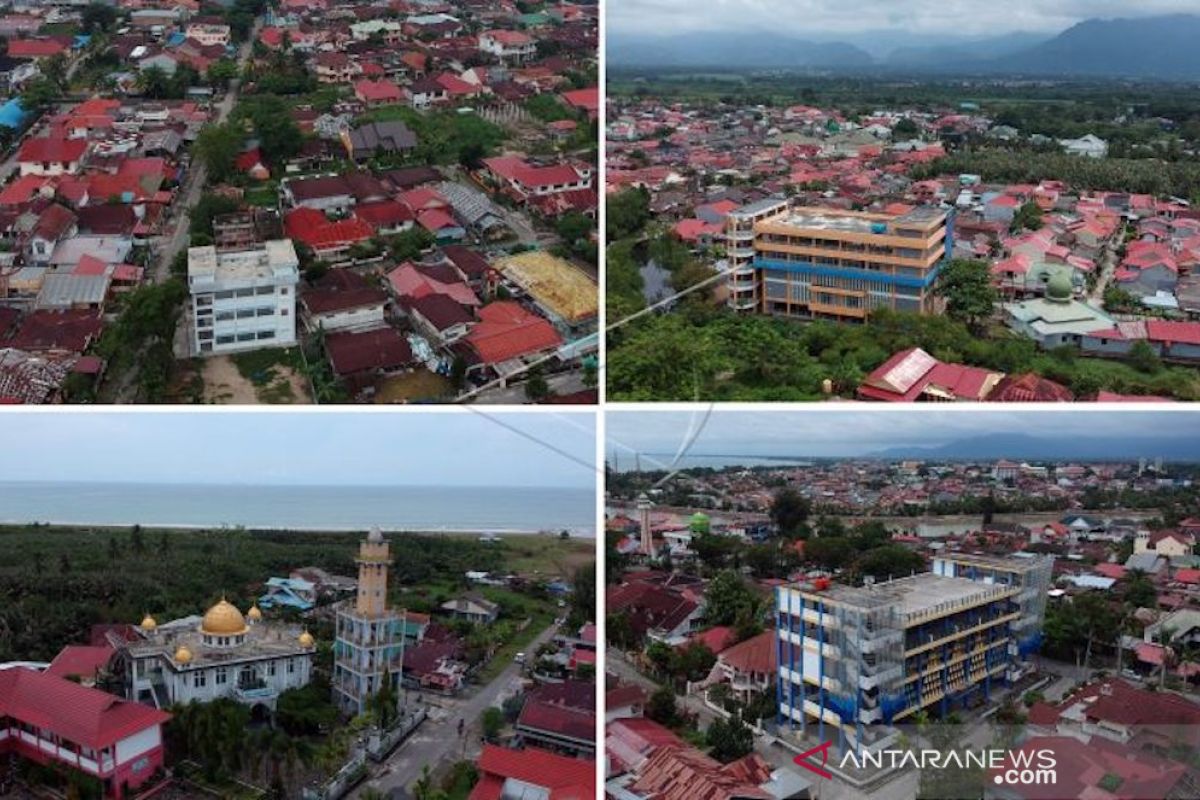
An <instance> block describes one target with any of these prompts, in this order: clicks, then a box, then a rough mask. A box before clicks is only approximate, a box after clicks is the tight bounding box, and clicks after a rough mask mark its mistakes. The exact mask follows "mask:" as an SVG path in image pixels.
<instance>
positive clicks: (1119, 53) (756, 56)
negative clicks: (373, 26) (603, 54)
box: [607, 14, 1200, 80]
mask: <svg viewBox="0 0 1200 800" xmlns="http://www.w3.org/2000/svg"><path fill="white" fill-rule="evenodd" d="M821 38H822V37H819V36H815V35H814V36H812V37H808V38H800V37H794V36H789V35H787V34H782V33H776V32H753V31H735V32H713V31H709V32H695V33H684V34H680V35H678V36H648V35H643V34H632V35H621V34H617V33H613V34H611V35H610V36H609V41H608V53H607V54H608V59H609V64H610V65H611V66H614V67H617V68H621V67H721V68H723V69H728V68H729V67H730V66H731V65H736V66H738V67H744V68H748V69H764V68H765V69H822V70H832V71H844V72H860V73H861V72H868V73H869V72H872V71H883V70H886V71H889V72H894V71H896V70H904V71H907V72H912V73H936V74H946V73H954V74H962V73H966V74H980V75H1030V76H1040V77H1073V76H1074V77H1114V78H1150V79H1158V80H1200V47H1197V46H1196V42H1197V41H1200V14H1170V15H1162V16H1153V17H1137V18H1122V19H1088V20H1084V21H1082V22H1079V23H1076V24H1075V25H1072V26H1071V27H1070V28H1067V29H1066V30H1064V31H1062V32H1060V33H1058V34H1057V35H1043V34H1036V33H1027V32H1015V33H1008V34H1004V35H1002V36H996V37H991V38H972V39H964V38H960V39H957V40H956V39H953V38H948V39H947V40H946V41H943V42H940V43H937V44H921V43H918V44H914V45H909V46H897V47H895V48H893V49H891V50H890V51H889V52H888V53H886V54H885V55H882V56H878V57H876V56H872V55H871V53H869V52H868V51H867V49H865V47H864V46H860V44H851V43H849V42H847V41H817V39H821Z"/></svg>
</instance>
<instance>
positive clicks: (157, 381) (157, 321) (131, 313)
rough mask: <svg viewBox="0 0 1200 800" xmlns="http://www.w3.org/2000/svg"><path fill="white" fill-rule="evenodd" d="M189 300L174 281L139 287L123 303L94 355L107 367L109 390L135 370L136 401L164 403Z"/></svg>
mask: <svg viewBox="0 0 1200 800" xmlns="http://www.w3.org/2000/svg"><path fill="white" fill-rule="evenodd" d="M185 297H187V287H186V286H185V285H184V283H183V281H182V280H180V279H179V278H177V277H172V278H169V279H168V280H167V281H166V282H164V283H159V284H146V285H144V286H140V287H138V288H137V289H135V290H134V291H132V292H130V293H129V294H128V295H126V296H125V297H124V298H123V303H122V305H121V307H120V312H121V313H120V316H119V317H117V321H116V322H113V323H110V324H109V325H108V326H107V327H105V329H104V333H103V334H101V336H100V339H99V341H98V342H97V343H96V345H95V352H96V354H97V355H99V356H100V357H101V358H103V359H105V361H107V362H108V385H109V386H114V385H116V386H119V385H120V384H121V382H122V380H123V379H124V378H126V377H127V375H128V374H129V373H130V371H131V370H132V369H134V368H135V367H136V373H137V374H136V380H137V386H136V394H137V397H138V398H139V399H140V400H141V401H143V402H148V403H156V402H160V401H161V400H162V399H163V398H164V396H165V394H166V390H167V386H168V384H169V382H170V376H171V370H172V368H173V367H174V365H175V354H174V350H173V347H174V342H175V326H176V324H177V323H178V320H179V314H180V310H181V308H182V304H183V300H184V298H185ZM75 399H78V400H88V399H91V398H90V397H87V396H82V397H79V398H75Z"/></svg>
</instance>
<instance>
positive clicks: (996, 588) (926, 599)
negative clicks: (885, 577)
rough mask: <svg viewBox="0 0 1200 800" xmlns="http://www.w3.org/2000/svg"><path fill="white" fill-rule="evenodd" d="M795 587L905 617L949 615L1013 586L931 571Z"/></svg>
mask: <svg viewBox="0 0 1200 800" xmlns="http://www.w3.org/2000/svg"><path fill="white" fill-rule="evenodd" d="M799 588H800V590H801V591H803V592H805V593H806V594H810V595H815V596H818V597H821V598H822V599H825V600H828V601H830V602H834V603H841V604H844V605H847V606H852V607H855V608H858V609H861V610H862V611H864V612H865V611H870V610H873V609H878V608H883V607H889V606H890V607H893V608H895V609H896V611H897V612H898V613H899V614H900V615H901V616H902V617H905V618H912V617H918V616H923V615H926V614H935V615H940V614H952V613H954V612H955V611H957V610H958V609H960V608H964V607H966V606H972V605H977V604H979V603H982V602H985V601H987V600H991V599H997V598H1000V597H1003V596H1005V595H1008V594H1012V592H1013V589H1011V588H1010V587H1007V586H1000V585H995V584H987V583H980V582H979V581H973V580H970V579H968V578H947V577H944V576H941V575H934V574H933V573H932V572H923V573H921V574H919V575H912V576H909V577H907V578H897V579H895V580H891V581H884V582H882V583H876V584H873V585H871V586H841V585H837V584H835V585H833V586H830V587H829V588H828V589H825V590H822V591H819V592H818V591H813V590H812V589H809V588H806V587H799Z"/></svg>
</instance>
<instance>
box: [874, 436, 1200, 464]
mask: <svg viewBox="0 0 1200 800" xmlns="http://www.w3.org/2000/svg"><path fill="white" fill-rule="evenodd" d="M1197 453H1200V436H1198V435H1194V434H1188V433H1186V432H1181V435H1180V436H1178V437H1172V438H1169V439H1146V438H1144V437H1139V438H1133V437H1130V438H1125V437H1122V436H1121V435H1120V434H1119V433H1118V434H1115V435H1114V434H1109V433H1107V432H1106V433H1105V434H1104V435H1103V436H1096V437H1094V438H1090V439H1084V440H1080V439H1077V438H1070V439H1066V438H1061V437H1041V436H1029V435H1026V434H1011V433H1004V434H991V435H985V436H974V437H970V438H966V439H957V440H954V441H951V442H946V443H944V444H940V445H934V446H931V447H926V446H920V445H907V446H899V447H889V448H887V449H886V450H881V451H878V452H875V453H871V454H870V457H872V458H881V459H905V458H920V459H932V460H937V459H944V460H947V461H960V460H981V461H994V460H996V459H1001V458H1007V459H1020V460H1026V461H1090V460H1091V461H1104V460H1120V461H1129V460H1131V459H1137V458H1162V459H1164V460H1166V461H1188V462H1195V461H1196V460H1197V458H1198V456H1197Z"/></svg>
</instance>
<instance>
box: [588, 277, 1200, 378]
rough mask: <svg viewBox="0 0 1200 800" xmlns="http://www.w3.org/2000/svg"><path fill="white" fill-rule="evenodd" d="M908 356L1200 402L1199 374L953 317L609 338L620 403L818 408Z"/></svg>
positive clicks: (635, 326) (729, 322)
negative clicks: (994, 333)
mask: <svg viewBox="0 0 1200 800" xmlns="http://www.w3.org/2000/svg"><path fill="white" fill-rule="evenodd" d="M609 263H610V264H611V263H612V262H611V261H610V262H609ZM622 280H623V279H622V276H621V275H620V273H613V272H611V271H610V273H609V293H610V294H609V314H610V318H612V317H611V315H612V314H613V313H614V312H613V308H614V300H613V294H612V293H613V291H614V290H616V291H620V290H621V287H622V286H623V283H622ZM622 311H624V308H622ZM908 347H921V348H924V349H925V350H926V351H927V352H929V353H930V354H931V355H933V356H934V357H935V358H938V359H941V360H943V361H951V362H962V363H966V364H971V365H974V366H981V367H988V368H990V369H996V370H999V371H1002V372H1006V373H1009V374H1019V373H1024V372H1034V373H1037V374H1039V375H1042V376H1044V377H1046V378H1049V379H1051V380H1054V381H1058V382H1060V383H1063V384H1065V385H1066V386H1068V387H1069V388H1070V389H1071V390H1072V391H1073V392H1074V393H1075V395H1076V396H1077V397H1087V396H1089V395H1095V393H1096V392H1097V391H1099V390H1101V389H1108V390H1110V391H1114V392H1121V393H1127V394H1150V395H1166V396H1170V397H1175V398H1177V399H1180V400H1195V399H1200V379H1198V378H1197V373H1196V371H1195V370H1193V369H1188V368H1185V367H1166V366H1160V367H1159V368H1157V369H1156V370H1154V371H1153V372H1146V371H1142V370H1139V369H1138V368H1137V367H1135V366H1134V365H1132V364H1129V363H1123V362H1120V361H1113V360H1107V359H1094V358H1085V357H1081V356H1080V355H1079V354H1078V352H1077V351H1076V350H1074V349H1072V348H1063V349H1060V350H1054V351H1049V352H1043V351H1039V350H1038V348H1037V346H1036V344H1035V343H1034V342H1033V341H1031V340H1028V339H1024V338H1019V337H1017V336H1016V335H1011V336H1009V335H1002V336H1000V337H999V338H995V339H983V338H980V337H978V336H975V335H973V334H972V333H971V331H970V329H969V328H968V327H967V326H966V325H965V324H964V323H962V322H959V321H956V320H954V319H951V318H950V317H948V316H920V315H917V314H912V313H904V312H893V311H886V310H881V311H877V312H875V313H874V314H873V315H872V316H871V317H870V319H869V320H868V322H867V323H866V324H863V325H838V324H835V323H829V322H823V321H819V322H813V323H807V324H802V323H798V322H795V321H791V320H783V319H775V318H771V317H765V316H735V315H734V314H732V313H730V312H728V311H725V310H723V309H708V308H698V307H687V306H684V307H683V308H682V309H681V310H678V311H676V312H674V313H671V314H665V315H658V316H651V317H648V318H643V319H639V320H637V321H636V322H634V323H632V324H631V325H629V326H627V327H626V328H622V329H620V330H618V331H614V332H612V333H610V335H609V350H608V380H609V383H608V391H609V397H610V398H612V399H613V400H619V401H647V400H674V401H691V400H714V401H725V400H743V401H767V400H774V401H783V400H817V399H821V398H822V397H824V394H823V391H822V381H824V380H826V379H829V380H830V381H832V382H833V389H834V391H835V392H837V393H839V394H842V395H850V394H852V393H853V392H854V390H855V388H856V387H857V386H858V385H859V383H860V382H861V381H862V379H863V377H864V376H865V375H866V374H867V373H869V372H870V371H871V370H873V369H875V368H876V367H878V366H879V365H880V364H882V363H883V362H884V361H885V360H887V358H888V357H889V356H891V354H892V353H895V352H897V351H899V350H903V349H905V348H908Z"/></svg>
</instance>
